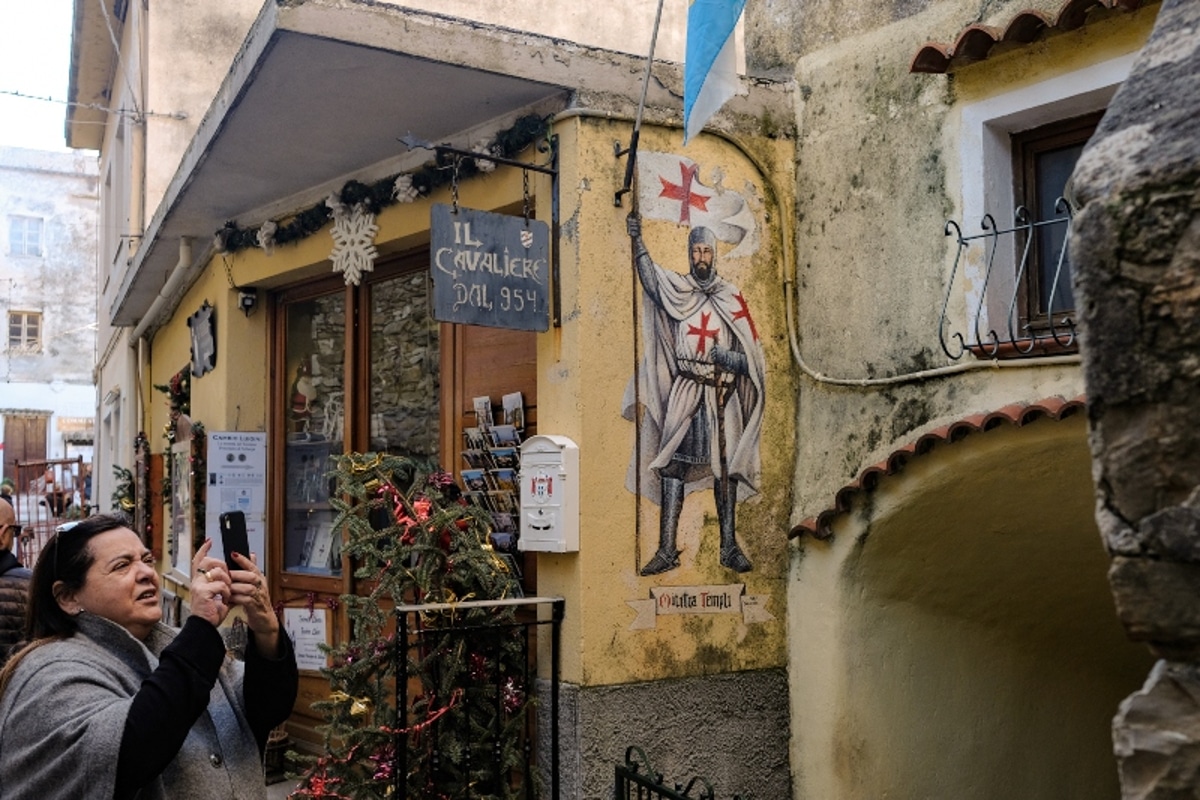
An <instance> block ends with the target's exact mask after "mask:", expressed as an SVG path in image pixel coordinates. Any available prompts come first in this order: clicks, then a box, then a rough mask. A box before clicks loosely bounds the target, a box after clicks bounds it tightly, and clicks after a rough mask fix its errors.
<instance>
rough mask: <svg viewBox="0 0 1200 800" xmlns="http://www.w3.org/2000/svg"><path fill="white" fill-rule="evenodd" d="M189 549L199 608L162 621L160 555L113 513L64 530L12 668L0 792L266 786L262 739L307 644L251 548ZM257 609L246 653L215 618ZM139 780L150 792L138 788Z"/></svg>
mask: <svg viewBox="0 0 1200 800" xmlns="http://www.w3.org/2000/svg"><path fill="white" fill-rule="evenodd" d="M210 547H211V543H210V542H207V541H206V542H205V543H204V545H203V546H201V547H200V549H199V552H197V553H196V556H195V558H193V559H192V576H193V577H192V583H191V616H190V617H189V618H188V620H187V622H186V623H184V625H183V627H182V628H181V629H178V630H177V629H175V628H170V627H168V626H166V625H163V624H162V623H161V622H160V620H161V617H162V607H161V604H160V599H161V598H160V596H159V576H158V573H157V571H156V570H155V563H154V557H153V555H151V553H150V551H149V550H147V549H146V547H145V546H144V545H143V544H142V541H141V539H140V538H139V537H138V535H137V534H136V533H134V532H133V531H132V530H130V529H129V528H127V527H125V523H124V522H123V521H122V520H121V519H119V518H117V517H109V516H94V517H89V518H88V519H85V520H84V521H82V522H80V523H79V524H77V525H75V526H74V527H72V528H70V529H68V530H63V531H60V532H59V533H57V534H55V535H54V536H53V537H52V538H51V539H50V540H49V542H47V543H46V546H45V547H44V548H42V551H41V553H40V555H39V557H38V562H37V565H36V566H35V567H34V570H33V578H32V580H31V583H30V597H29V616H28V621H27V625H26V641H28V642H29V644H27V645H26V646H25V648H24V649H23V650H21V651H20V652H18V653H17V654H16V655H14V656H13V658H12V660H11V661H9V663H8V664H7V665H6V666H5V668H4V671H3V673H0V797H3V798H5V800H25V799H26V798H28V799H29V800H46V799H47V798H59V797H61V798H116V799H117V800H122V798H132V797H135V796H136V797H138V798H139V799H149V798H162V800H167V799H168V798H169V799H170V800H189V798H196V800H199V799H200V798H205V800H208V799H209V798H230V800H233V799H234V798H237V800H241V799H242V798H254V797H259V798H262V797H266V784H265V779H264V774H263V766H262V753H263V749H264V747H265V745H266V739H267V735H268V734H269V733H270V731H271V729H272V728H273V727H275V726H276V725H278V724H279V723H280V722H282V721H283V720H284V719H286V718H287V716H288V715H289V714H290V713H291V709H292V703H293V702H294V701H295V698H296V689H297V680H298V677H297V671H296V660H295V655H294V653H293V652H292V648H291V643H290V641H289V640H288V637H287V636H286V635H285V634H284V633H283V632H282V631H281V629H280V625H279V620H278V619H277V618H276V616H275V611H274V609H273V608H272V606H271V602H270V598H269V597H268V596H267V590H266V581H265V580H264V579H263V574H262V572H261V571H260V570H259V569H258V567H257V565H256V564H255V562H254V561H253V560H251V559H250V558H247V557H246V555H245V554H235V555H234V556H233V558H234V560H235V562H236V563H237V564H238V565H240V566H241V569H234V570H230V569H229V568H228V567H227V566H226V565H225V562H223V561H220V560H218V559H215V558H209V557H208V552H209V549H210ZM234 606H240V607H241V608H243V609H245V613H246V625H247V627H248V628H249V630H250V634H249V635H248V636H247V639H248V642H247V645H246V658H245V663H244V664H243V663H241V662H238V661H235V660H233V659H231V658H227V657H226V650H225V643H224V641H223V639H222V638H221V635H220V633H219V632H218V631H217V627H218V626H219V625H220V624H221V623H222V622H223V621H224V620H225V617H226V616H227V615H228V614H229V611H230V609H231V608H232V607H234ZM139 793H140V794H139Z"/></svg>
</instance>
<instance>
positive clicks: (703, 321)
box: [687, 313, 720, 355]
mask: <svg viewBox="0 0 1200 800" xmlns="http://www.w3.org/2000/svg"><path fill="white" fill-rule="evenodd" d="M710 316H712V315H711V314H707V313H703V314H701V315H700V327H699V328H697V327H696V326H695V325H688V330H687V332H688V336H699V337H700V341H699V342H697V343H696V353H697V354H698V355H704V351H705V350H706V349H707V343H706V342H705V340H706V339H708V338H712V340H713V344H714V345H715V344H716V343H717V334H719V333H720V329H719V328H710V327H708V318H709V317H710Z"/></svg>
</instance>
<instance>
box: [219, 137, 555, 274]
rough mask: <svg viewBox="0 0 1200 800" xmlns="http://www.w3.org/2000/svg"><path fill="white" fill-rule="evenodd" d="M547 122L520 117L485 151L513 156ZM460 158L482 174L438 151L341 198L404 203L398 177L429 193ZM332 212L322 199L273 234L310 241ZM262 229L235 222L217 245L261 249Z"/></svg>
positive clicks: (351, 186)
mask: <svg viewBox="0 0 1200 800" xmlns="http://www.w3.org/2000/svg"><path fill="white" fill-rule="evenodd" d="M548 125H549V118H548V117H539V116H537V115H536V114H530V115H527V116H524V117H521V118H520V119H518V120H517V121H516V122H515V123H514V124H513V126H512V127H511V128H509V129H507V130H504V131H500V132H499V133H497V134H496V138H495V140H494V141H493V142H492V144H490V145H489V146H488V147H487V148H486V150H487V152H486V155H494V156H498V157H501V158H508V159H511V158H513V157H515V156H516V155H517V154H518V153H520V152H521V151H522V150H524V149H525V148H526V147H528V146H529V145H530V144H532V143H533V142H535V141H537V140H538V139H539V138H543V137H545V136H546V134H547V132H548ZM481 155H484V153H481ZM455 158H459V159H460V160H459V164H458V170H457V175H458V178H459V180H462V179H464V178H470V177H472V176H474V175H476V174H478V173H479V172H480V170H479V167H478V166H477V165H476V163H475V160H474V159H471V158H462V157H459V156H454V155H451V154H444V153H439V154H438V157H437V158H435V159H434V160H433V161H431V162H429V163H426V164H424V165H423V166H421V167H419V168H417V169H416V170H414V171H413V172H409V173H396V174H395V175H390V176H388V177H386V178H383V179H381V180H378V181H376V182H375V183H372V184H371V185H369V186H368V185H367V184H365V183H362V182H360V181H350V182H348V183H347V184H346V185H345V186H343V187H342V190H341V192H339V193H338V199H339V200H340V201H341V202H342V203H343V204H345V205H347V206H354V205H357V204H360V203H361V204H362V205H363V206H365V207H366V209H367V210H368V211H369V212H371V213H372V214H378V213H379V212H380V211H381V210H382V209H384V208H387V207H388V206H393V205H395V204H396V203H398V202H400V201H399V200H397V199H396V197H395V195H394V193H393V192H394V186H395V183H396V179H397V178H399V177H400V176H401V175H404V174H407V175H408V176H409V177H411V178H412V185H413V188H414V189H416V190H417V193H418V194H419V195H421V196H423V197H427V196H428V195H429V194H430V193H431V192H432V191H433V190H434V189H436V188H437V187H439V186H442V185H444V184H447V183H449V182H450V181H451V179H452V178H453V176H454V174H455V170H454V169H452V167H453V165H454V160H455ZM332 215H333V212H332V210H331V209H330V208H329V206H328V205H326V204H325V202H324V201H322V202H320V203H317V204H316V205H314V206H312V207H310V208H307V209H305V210H303V211H300V212H299V213H297V214H294V215H293V216H291V217H290V218H289V219H288V221H287V222H278V223H276V228H275V233H274V235H273V236H272V237H271V238H272V240H273V241H274V243H275V244H288V243H290V242H298V241H300V240H301V239H306V238H308V237H309V236H311V235H312V234H314V233H316V232H317V231H319V230H321V228H323V227H325V224H326V223H327V222H329V220H330V219H331V218H332ZM260 228H261V226H259V227H254V228H241V227H238V224H237V223H236V222H234V221H233V220H230V221H229V222H226V223H225V227H223V228H221V230H219V231H217V233H216V245H217V249H218V250H220V251H222V252H226V253H236V252H237V251H239V250H245V249H247V248H251V247H258V246H259V241H258V233H259V229H260Z"/></svg>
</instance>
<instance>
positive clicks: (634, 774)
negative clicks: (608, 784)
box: [613, 747, 751, 800]
mask: <svg viewBox="0 0 1200 800" xmlns="http://www.w3.org/2000/svg"><path fill="white" fill-rule="evenodd" d="M635 757H636V758H635ZM639 761H640V763H639ZM643 766H644V767H645V771H644V772H643V771H642V767H643ZM614 778H615V780H614V784H613V800H717V793H716V790H715V789H713V786H712V784H711V783H709V782H708V780H707V779H706V778H703V777H701V776H699V775H697V776H696V777H694V778H692V779H691V780H690V781H688V782H687V785H686V786H685V785H683V784H681V783H675V784H674V787H673V788H672V787H670V786H667V785H666V783H665V778H664V777H663V775H662V774H661V773H658V772H655V771H654V768H653V767H652V766H650V759H649V758H648V757H647V756H646V753H645V751H644V750H642V748H640V747H627V748H626V749H625V763H624V764H617V765H616V769H615V776H614ZM693 791H696V792H699V794H692V792H693ZM733 800H751V798H749V797H746V798H743V797H742V796H741V795H734V796H733Z"/></svg>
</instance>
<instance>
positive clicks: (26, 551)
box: [13, 456, 88, 568]
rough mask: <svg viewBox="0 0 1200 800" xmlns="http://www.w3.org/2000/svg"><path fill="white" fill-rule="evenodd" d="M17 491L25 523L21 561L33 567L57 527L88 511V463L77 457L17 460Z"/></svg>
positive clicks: (19, 513) (21, 519) (21, 520)
mask: <svg viewBox="0 0 1200 800" xmlns="http://www.w3.org/2000/svg"><path fill="white" fill-rule="evenodd" d="M16 466H17V488H16V492H15V494H14V495H13V499H14V500H15V506H14V507H15V510H16V514H17V522H18V523H20V524H21V525H22V526H23V529H22V531H21V539H20V542H19V543H18V545H17V548H18V558H19V559H20V561H21V564H22V565H23V566H26V567H30V568H32V567H33V565H34V564H36V563H37V557H38V554H39V553H41V551H42V546H43V545H45V544H46V540H48V539H49V538H50V536H51V535H53V533H54V530H55V529H56V528H57V527H58V526H59V525H61V524H62V523H63V522H66V521H67V520H69V519H75V518H82V517H85V516H87V514H88V506H87V497H86V496H85V492H84V477H85V476H84V463H83V457H82V456H76V457H75V458H52V459H38V460H36V461H18V462H17V465H16Z"/></svg>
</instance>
